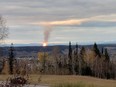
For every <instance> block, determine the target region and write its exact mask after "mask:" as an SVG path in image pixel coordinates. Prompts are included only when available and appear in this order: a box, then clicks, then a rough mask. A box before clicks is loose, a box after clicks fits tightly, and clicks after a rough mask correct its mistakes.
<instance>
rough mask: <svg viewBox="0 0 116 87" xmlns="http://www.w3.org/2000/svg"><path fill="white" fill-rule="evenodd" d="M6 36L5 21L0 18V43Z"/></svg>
mask: <svg viewBox="0 0 116 87" xmlns="http://www.w3.org/2000/svg"><path fill="white" fill-rule="evenodd" d="M7 36H8V27H7V26H6V21H5V19H4V18H3V17H2V16H0V42H2V41H3V40H4V39H5V38H6V37H7Z"/></svg>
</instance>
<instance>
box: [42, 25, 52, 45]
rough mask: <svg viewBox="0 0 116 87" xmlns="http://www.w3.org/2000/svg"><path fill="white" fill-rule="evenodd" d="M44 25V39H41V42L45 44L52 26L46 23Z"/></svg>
mask: <svg viewBox="0 0 116 87" xmlns="http://www.w3.org/2000/svg"><path fill="white" fill-rule="evenodd" d="M44 27H45V29H44V41H43V43H44V44H46V45H47V44H48V39H49V37H50V33H51V31H52V26H50V25H46V26H44Z"/></svg>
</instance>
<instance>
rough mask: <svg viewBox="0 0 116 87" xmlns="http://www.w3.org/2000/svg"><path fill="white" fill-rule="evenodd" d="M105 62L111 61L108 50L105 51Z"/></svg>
mask: <svg viewBox="0 0 116 87" xmlns="http://www.w3.org/2000/svg"><path fill="white" fill-rule="evenodd" d="M105 60H107V61H110V57H109V54H108V51H107V49H105Z"/></svg>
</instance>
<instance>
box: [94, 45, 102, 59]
mask: <svg viewBox="0 0 116 87" xmlns="http://www.w3.org/2000/svg"><path fill="white" fill-rule="evenodd" d="M93 50H94V52H95V54H96V56H98V57H101V54H100V51H99V49H98V46H97V44H96V43H94V46H93Z"/></svg>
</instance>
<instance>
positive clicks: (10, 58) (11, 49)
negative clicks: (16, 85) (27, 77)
mask: <svg viewBox="0 0 116 87" xmlns="http://www.w3.org/2000/svg"><path fill="white" fill-rule="evenodd" d="M13 51H14V49H13V44H11V47H10V50H9V73H10V74H13V62H14V52H13Z"/></svg>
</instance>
